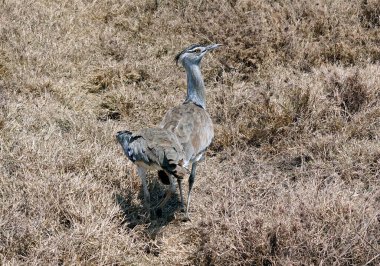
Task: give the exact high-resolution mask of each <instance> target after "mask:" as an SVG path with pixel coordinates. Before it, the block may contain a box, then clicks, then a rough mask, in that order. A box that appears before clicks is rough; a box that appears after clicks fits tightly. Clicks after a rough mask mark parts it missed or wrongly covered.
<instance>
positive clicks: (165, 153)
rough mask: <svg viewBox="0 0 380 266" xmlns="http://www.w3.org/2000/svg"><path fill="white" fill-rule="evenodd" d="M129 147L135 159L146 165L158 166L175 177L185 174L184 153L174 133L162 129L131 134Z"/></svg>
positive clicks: (149, 129)
mask: <svg viewBox="0 0 380 266" xmlns="http://www.w3.org/2000/svg"><path fill="white" fill-rule="evenodd" d="M130 147H131V148H132V149H133V152H134V154H136V155H135V157H136V158H138V159H140V161H143V162H144V163H145V164H147V165H152V164H155V165H158V166H159V167H161V168H162V169H163V170H165V171H167V172H168V173H169V174H173V175H174V176H176V177H179V176H182V175H184V174H187V172H188V171H187V170H186V169H185V168H183V161H184V153H183V149H182V146H181V144H180V143H179V141H178V139H177V137H176V136H175V134H174V133H172V132H170V131H168V130H165V129H162V128H146V129H142V130H140V131H138V132H136V133H135V134H133V141H131V143H130Z"/></svg>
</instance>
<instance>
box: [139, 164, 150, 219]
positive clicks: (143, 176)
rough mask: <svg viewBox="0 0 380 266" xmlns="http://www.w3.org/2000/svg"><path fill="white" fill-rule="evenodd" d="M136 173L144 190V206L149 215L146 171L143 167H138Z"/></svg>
mask: <svg viewBox="0 0 380 266" xmlns="http://www.w3.org/2000/svg"><path fill="white" fill-rule="evenodd" d="M137 172H138V175H139V176H140V178H141V183H142V187H143V191H144V208H145V210H146V211H147V213H148V216H149V215H150V194H149V190H148V182H147V180H146V171H145V170H144V168H141V167H138V168H137Z"/></svg>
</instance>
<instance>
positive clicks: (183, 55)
mask: <svg viewBox="0 0 380 266" xmlns="http://www.w3.org/2000/svg"><path fill="white" fill-rule="evenodd" d="M220 46H222V45H221V44H210V45H201V44H192V45H190V46H189V47H187V48H186V49H184V50H183V51H182V52H180V53H179V54H177V55H176V57H175V60H176V63H177V65H178V63H180V64H182V65H183V66H185V65H199V63H200V62H201V60H202V58H203V56H204V55H205V54H206V53H207V52H209V51H212V50H214V49H216V48H218V47H220Z"/></svg>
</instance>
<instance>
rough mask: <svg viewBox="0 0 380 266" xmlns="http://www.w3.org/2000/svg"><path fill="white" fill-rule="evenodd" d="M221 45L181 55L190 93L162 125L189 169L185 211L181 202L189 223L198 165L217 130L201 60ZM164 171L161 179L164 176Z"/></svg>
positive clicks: (195, 46)
mask: <svg viewBox="0 0 380 266" xmlns="http://www.w3.org/2000/svg"><path fill="white" fill-rule="evenodd" d="M220 46H222V45H221V44H210V45H201V44H192V45H190V46H188V47H187V48H185V49H184V50H183V51H181V52H180V53H178V54H177V55H176V57H175V61H176V64H177V65H178V64H181V65H182V66H183V67H184V68H185V71H186V76H187V94H186V98H185V101H184V102H183V103H182V104H180V105H178V106H176V107H174V108H172V109H171V110H169V111H168V112H167V113H166V114H165V116H164V118H163V120H162V121H161V123H160V124H159V127H160V128H163V129H166V130H168V131H170V132H173V133H174V134H175V135H176V136H177V138H178V141H179V142H180V144H181V145H182V148H183V153H184V162H183V167H185V168H187V169H189V168H190V166H191V171H190V176H189V179H188V180H189V181H188V182H189V190H188V196H187V204H186V209H184V204H183V200H181V211H183V212H185V217H184V218H185V220H190V217H189V207H190V200H191V190H192V188H193V185H194V182H195V176H196V168H197V165H198V162H200V161H203V160H204V158H205V151H206V150H207V148H208V147H209V146H210V144H211V142H212V140H213V138H214V127H213V123H212V120H211V117H210V115H209V113H208V112H207V110H206V91H205V85H204V80H203V77H202V73H201V68H200V65H201V61H202V58H203V57H204V56H205V55H206V54H207V53H208V52H210V51H213V50H215V49H217V48H219V47H220ZM160 172H161V176H163V175H165V173H164V172H162V171H159V173H160ZM178 186H179V190H180V194H181V195H182V194H183V192H182V179H178Z"/></svg>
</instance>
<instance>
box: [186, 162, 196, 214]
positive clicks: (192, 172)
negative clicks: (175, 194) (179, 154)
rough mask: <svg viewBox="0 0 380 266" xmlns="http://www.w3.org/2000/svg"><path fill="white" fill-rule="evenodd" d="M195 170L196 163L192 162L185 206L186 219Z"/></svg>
mask: <svg viewBox="0 0 380 266" xmlns="http://www.w3.org/2000/svg"><path fill="white" fill-rule="evenodd" d="M196 169H197V162H194V163H193V164H192V165H191V173H190V176H189V194H188V195H187V204H186V205H187V206H186V216H187V218H189V207H190V200H191V197H190V192H191V189H192V188H193V185H194V181H195V171H196ZM189 219H190V218H189Z"/></svg>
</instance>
